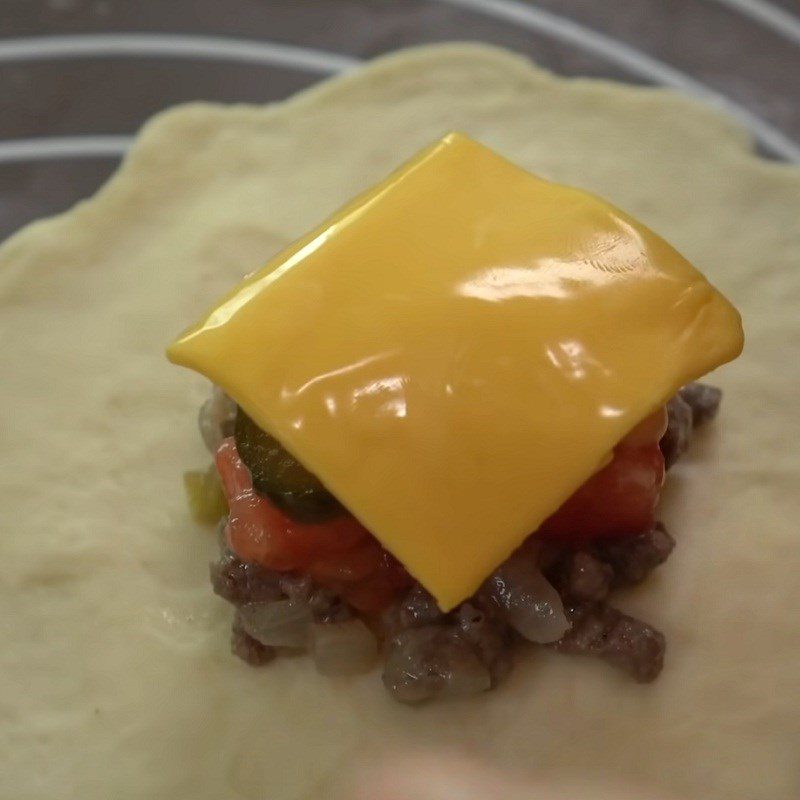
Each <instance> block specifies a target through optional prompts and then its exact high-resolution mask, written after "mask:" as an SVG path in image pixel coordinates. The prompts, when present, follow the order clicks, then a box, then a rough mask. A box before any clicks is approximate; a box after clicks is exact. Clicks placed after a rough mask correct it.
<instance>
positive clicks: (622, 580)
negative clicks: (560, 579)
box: [586, 522, 675, 599]
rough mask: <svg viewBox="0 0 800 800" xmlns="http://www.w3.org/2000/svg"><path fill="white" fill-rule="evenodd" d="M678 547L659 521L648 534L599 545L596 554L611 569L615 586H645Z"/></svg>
mask: <svg viewBox="0 0 800 800" xmlns="http://www.w3.org/2000/svg"><path fill="white" fill-rule="evenodd" d="M674 547H675V540H674V539H673V538H672V536H670V535H669V533H667V529H666V528H665V527H664V526H663V525H662V524H661V523H660V522H657V523H656V525H655V527H654V528H653V529H652V530H650V531H647V533H641V534H639V535H638V536H631V537H629V538H626V539H613V540H609V541H607V542H603V543H601V544H598V545H597V547H596V553H597V556H598V558H600V559H602V560H603V561H604V562H605V563H606V564H607V565H608V566H609V567H610V568H611V570H612V572H613V578H612V585H613V586H630V585H633V584H636V583H641V582H642V581H643V580H644V579H645V578H646V577H647V576H648V575H649V574H650V573H651V572H652V571H653V570H654V569H655V568H656V567H658V566H659V565H661V564H663V563H664V562H665V561H666V560H667V558H669V555H670V553H671V552H672V551H673V549H674ZM586 599H591V598H586ZM599 599H602V598H599Z"/></svg>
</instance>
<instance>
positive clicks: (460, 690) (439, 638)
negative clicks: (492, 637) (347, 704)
mask: <svg viewBox="0 0 800 800" xmlns="http://www.w3.org/2000/svg"><path fill="white" fill-rule="evenodd" d="M383 684H384V686H385V687H386V689H387V690H388V691H389V693H390V694H391V695H392V697H394V698H395V700H398V701H400V702H401V703H408V704H416V703H421V702H423V701H425V700H430V699H432V698H434V697H437V696H440V695H463V694H474V693H476V692H481V691H486V690H488V689H490V688H491V685H492V679H491V675H490V674H489V670H488V668H487V666H486V665H485V664H484V663H483V662H482V660H481V657H480V655H479V653H478V651H477V648H475V647H474V646H473V645H472V644H471V643H470V642H468V641H467V640H466V639H465V638H464V637H463V636H461V635H460V631H459V630H458V628H456V627H454V626H446V625H426V626H423V627H421V628H409V629H408V630H405V631H402V632H400V633H398V634H397V635H395V636H394V637H392V639H391V640H390V641H389V643H388V647H387V652H386V664H385V666H384V670H383Z"/></svg>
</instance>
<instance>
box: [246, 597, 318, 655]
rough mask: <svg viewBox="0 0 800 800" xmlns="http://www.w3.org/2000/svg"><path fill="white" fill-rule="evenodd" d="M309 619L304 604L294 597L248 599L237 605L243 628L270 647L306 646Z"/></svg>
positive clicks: (307, 608) (308, 613) (308, 612)
mask: <svg viewBox="0 0 800 800" xmlns="http://www.w3.org/2000/svg"><path fill="white" fill-rule="evenodd" d="M311 619H312V614H311V609H310V608H309V607H308V605H306V604H305V603H298V602H295V601H294V600H277V601H274V602H269V603H248V604H247V605H243V606H242V607H241V608H240V609H239V621H240V622H241V625H242V627H243V628H244V630H245V631H246V632H247V633H249V634H250V636H252V637H253V638H254V639H257V640H258V641H259V642H261V644H264V645H269V646H270V647H295V648H305V647H307V646H308V639H309V626H310V624H311Z"/></svg>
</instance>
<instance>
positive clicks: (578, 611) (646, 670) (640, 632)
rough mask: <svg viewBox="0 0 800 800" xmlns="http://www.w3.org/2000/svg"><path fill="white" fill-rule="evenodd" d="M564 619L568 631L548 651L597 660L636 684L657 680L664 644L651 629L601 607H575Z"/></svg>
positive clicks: (571, 607) (661, 665)
mask: <svg viewBox="0 0 800 800" xmlns="http://www.w3.org/2000/svg"><path fill="white" fill-rule="evenodd" d="M567 615H568V617H569V619H570V621H571V622H572V628H571V630H570V631H569V632H568V633H567V634H566V635H565V636H564V637H563V638H562V639H560V640H559V641H558V642H555V643H554V644H552V645H548V646H549V647H552V648H553V649H554V650H556V651H558V652H559V653H569V654H571V655H591V656H597V657H599V658H602V659H603V660H604V661H607V662H608V663H609V664H611V665H613V666H615V667H617V668H618V669H621V670H623V671H624V672H627V673H628V674H629V675H631V676H632V677H633V678H635V679H636V680H637V681H638V682H639V683H649V682H650V681H653V680H655V679H656V678H657V677H658V674H659V673H660V672H661V668H662V667H663V666H664V650H665V649H666V641H665V639H664V636H663V634H661V633H660V632H659V631H657V630H656V629H655V628H653V627H651V626H650V625H648V624H647V623H645V622H640V621H639V620H637V619H634V618H633V617H629V616H627V615H625V614H623V613H622V612H621V611H617V609H615V608H612V607H611V606H609V605H606V604H605V603H575V604H572V605H570V606H569V607H568V608H567Z"/></svg>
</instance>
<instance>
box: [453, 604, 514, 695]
mask: <svg viewBox="0 0 800 800" xmlns="http://www.w3.org/2000/svg"><path fill="white" fill-rule="evenodd" d="M454 616H455V619H456V623H457V625H458V629H459V631H460V633H461V636H463V637H464V639H465V640H466V641H467V642H469V643H470V644H471V645H472V646H473V647H475V648H476V649H477V651H478V655H479V657H480V659H481V661H482V662H483V663H484V664H485V665H486V668H487V669H488V670H489V678H490V680H491V686H492V687H495V686H497V684H498V683H500V682H501V681H502V680H504V679H505V678H506V677H507V676H508V674H509V673H510V672H511V666H512V664H513V659H512V654H511V646H512V636H511V631H510V629H509V627H508V626H507V625H506V624H505V623H504V622H503V621H502V620H501V619H500V618H499V617H498V616H497V615H496V614H495V613H493V612H492V610H491V609H490V608H489V607H484V608H480V607H478V606H477V605H474V604H473V603H462V605H460V606H459V607H458V609H457V611H456V612H455V615H454Z"/></svg>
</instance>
